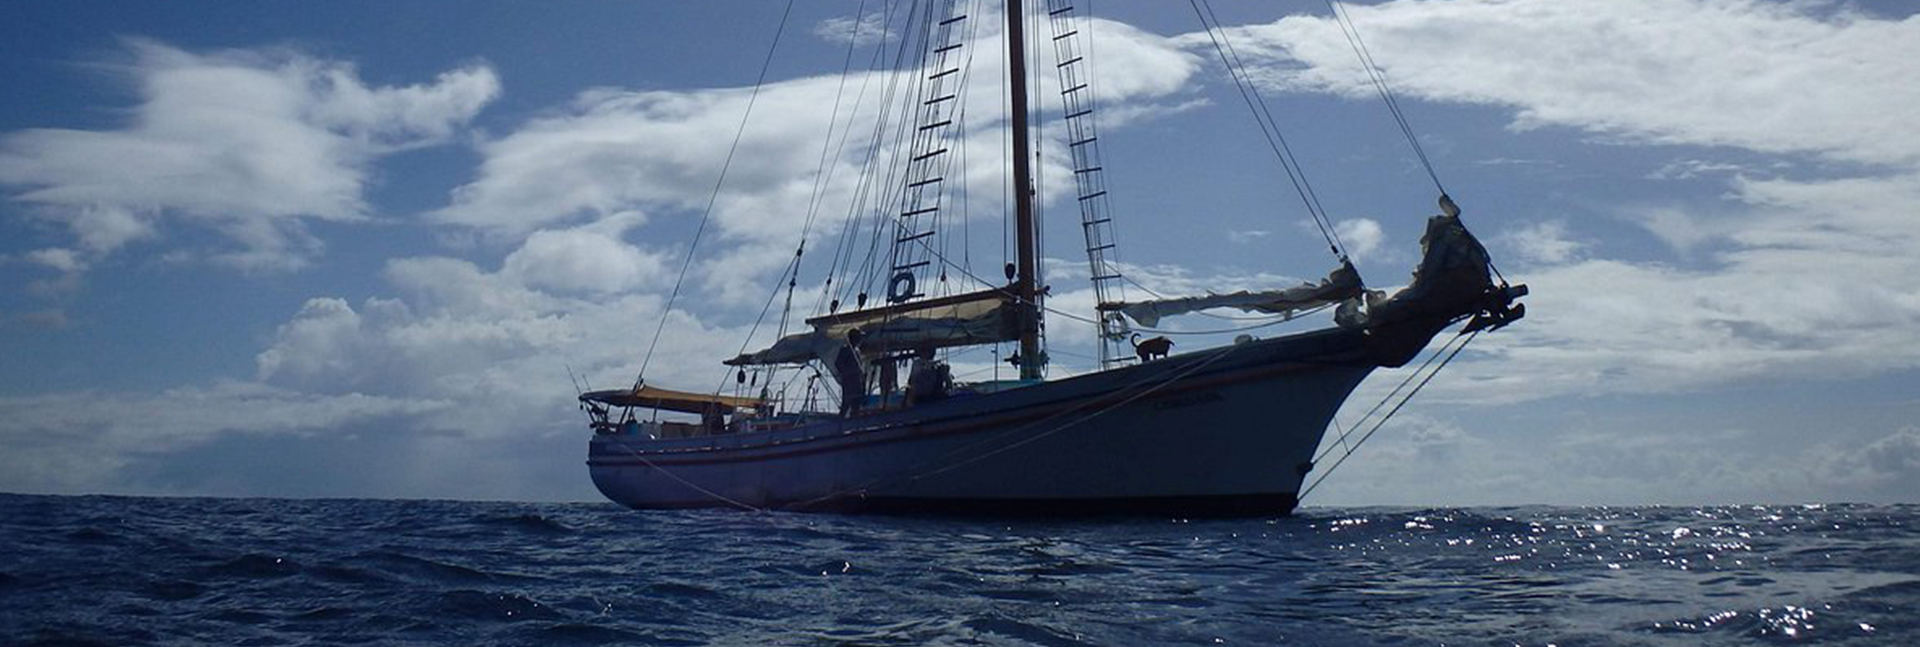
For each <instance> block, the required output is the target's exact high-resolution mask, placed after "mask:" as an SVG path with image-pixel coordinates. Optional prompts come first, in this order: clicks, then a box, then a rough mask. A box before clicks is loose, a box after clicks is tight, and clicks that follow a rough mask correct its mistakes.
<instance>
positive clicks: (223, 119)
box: [0, 39, 500, 269]
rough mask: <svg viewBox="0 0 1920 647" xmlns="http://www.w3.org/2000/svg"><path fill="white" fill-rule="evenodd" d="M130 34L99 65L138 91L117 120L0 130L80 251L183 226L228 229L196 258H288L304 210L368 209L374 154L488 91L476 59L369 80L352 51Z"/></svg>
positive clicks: (354, 215)
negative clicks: (205, 47)
mask: <svg viewBox="0 0 1920 647" xmlns="http://www.w3.org/2000/svg"><path fill="white" fill-rule="evenodd" d="M126 48H127V59H126V60H125V61H124V62H121V63H117V64H114V65H112V66H110V69H112V70H114V71H115V72H116V73H117V75H118V77H119V78H120V79H121V80H123V81H124V82H125V83H127V84H128V85H129V86H131V87H132V88H133V90H134V91H135V92H136V94H137V96H138V97H139V103H138V104H136V105H134V106H133V107H132V108H130V109H129V111H128V114H129V116H128V118H127V120H126V123H125V124H124V125H122V126H120V127H118V128H114V129H107V130H73V129H61V128H41V129H33V130H24V131H18V132H13V133H8V134H6V135H4V136H0V184H4V185H7V186H9V187H12V188H13V194H12V196H11V198H12V199H13V200H15V201H16V202H20V203H24V204H27V205H32V206H33V207H34V209H33V210H32V213H33V214H35V217H38V218H41V219H44V220H47V221H51V222H53V223H56V224H58V225H64V226H65V227H66V228H68V229H69V230H70V231H71V232H72V236H73V238H74V240H75V242H76V244H77V246H78V249H79V250H80V251H84V252H85V255H86V257H87V258H99V257H103V256H105V255H107V254H110V253H112V252H115V251H116V250H119V249H121V248H122V247H124V246H126V245H127V244H129V243H132V242H134V241H139V240H143V239H150V238H155V237H159V236H161V235H163V234H164V233H165V232H164V230H165V229H166V228H169V227H173V226H179V225H186V226H191V227H196V228H204V229H208V230H212V231H214V232H216V233H218V234H219V235H221V236H223V237H224V238H225V239H226V241H227V243H228V245H227V247H226V248H225V249H216V250H195V251H194V252H193V253H194V254H195V255H197V256H201V257H204V258H207V259H210V260H214V261H217V262H224V263H227V264H231V265H235V266H238V267H242V268H246V269H288V268H297V267H300V266H302V265H304V264H305V263H307V262H308V261H309V259H310V258H311V257H312V256H313V255H314V254H316V253H318V251H319V249H320V247H321V243H320V241H319V240H318V239H316V238H314V237H313V236H312V235H311V234H309V233H308V232H307V227H306V223H308V222H312V221H334V222H351V221H359V220H364V219H366V218H367V217H368V215H369V214H368V206H367V204H366V202H365V199H364V192H365V190H366V188H367V185H368V184H369V183H370V182H371V179H370V176H371V164H372V162H373V161H374V160H375V159H377V158H378V157H380V156H381V155H385V154H388V153H391V152H393V151H396V150H401V149H406V148H413V147H418V146H425V145H431V144H435V143H439V142H443V141H446V140H448V138H450V137H451V136H452V135H453V133H454V132H455V131H456V129H458V128H459V127H460V126H462V125H463V124H465V123H466V122H467V120H469V119H471V118H472V117H473V116H474V115H475V114H476V113H477V112H478V111H479V110H480V109H481V108H482V107H484V106H485V105H486V104H487V103H489V102H490V101H492V100H493V99H494V98H495V97H496V96H498V95H499V91H500V86H499V81H498V79H497V78H496V77H495V75H494V73H493V71H492V69H490V68H488V67H486V66H484V65H473V66H468V67H464V68H461V69H457V70H453V71H449V72H445V73H443V74H441V75H439V76H438V77H437V78H435V79H434V80H433V81H432V82H430V83H423V84H416V85H408V86H401V87H385V86H380V87H374V86H369V85H367V84H366V83H365V82H363V81H362V80H360V78H359V75H358V73H357V71H356V70H355V69H354V67H353V66H352V65H351V64H348V63H344V62H340V61H333V60H325V59H319V58H314V57H312V56H308V55H306V54H302V53H299V52H295V51H290V50H226V51H215V52H201V53H196V52H189V51H186V50H183V49H180V48H176V47H173V46H170V45H167V44H164V43H160V42H157V41H150V40H137V39H136V40H129V41H126Z"/></svg>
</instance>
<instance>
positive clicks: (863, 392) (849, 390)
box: [833, 328, 867, 417]
mask: <svg viewBox="0 0 1920 647" xmlns="http://www.w3.org/2000/svg"><path fill="white" fill-rule="evenodd" d="M864 337H866V333H862V332H860V329H859V328H854V329H852V330H849V331H847V343H846V345H844V346H841V347H840V352H838V353H835V354H834V356H833V376H834V377H835V378H836V379H838V380H839V381H840V415H842V416H846V417H853V415H854V414H856V413H859V412H860V401H861V400H865V399H866V397H867V376H866V374H865V373H864V372H863V371H862V370H861V369H860V340H861V339H862V338H864Z"/></svg>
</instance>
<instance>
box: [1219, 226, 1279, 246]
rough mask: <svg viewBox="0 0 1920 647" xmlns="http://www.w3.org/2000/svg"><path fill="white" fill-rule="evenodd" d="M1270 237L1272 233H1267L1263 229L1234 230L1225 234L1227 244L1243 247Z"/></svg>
mask: <svg viewBox="0 0 1920 647" xmlns="http://www.w3.org/2000/svg"><path fill="white" fill-rule="evenodd" d="M1271 235H1273V232H1271V231H1267V230H1264V229H1247V230H1239V229H1235V230H1229V231H1228V232H1227V242H1230V243H1234V244H1236V245H1244V244H1246V243H1251V242H1255V241H1258V240H1260V239H1262V238H1266V237H1268V236H1271Z"/></svg>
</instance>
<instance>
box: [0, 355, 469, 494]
mask: <svg viewBox="0 0 1920 647" xmlns="http://www.w3.org/2000/svg"><path fill="white" fill-rule="evenodd" d="M446 406H447V403H445V402H439V401H431V400H412V399H403V398H393V397H386V396H375V395H366V394H361V393H343V394H337V395H316V394H311V393H303V392H296V391H289V390H284V389H278V388H273V387H269V386H264V385H260V384H249V383H241V382H221V383H217V384H215V385H213V386H210V387H186V388H175V389H169V390H166V391H163V392H161V393H158V394H151V395H135V394H127V393H118V392H108V393H93V392H78V393H56V394H48V395H37V396H24V397H19V396H16V397H0V421H3V422H0V444H5V445H6V446H7V447H9V448H10V450H9V451H7V452H5V453H4V454H0V490H7V491H36V492H98V491H101V489H102V488H107V487H112V486H113V484H115V483H117V482H118V480H117V479H118V475H117V474H116V472H117V471H118V470H121V469H122V468H124V467H126V466H128V465H130V464H132V463H134V462H135V461H137V460H139V459H140V458H141V457H143V456H153V455H162V454H165V453H168V452H171V451H176V450H179V449H182V448H186V447H192V446H195V445H199V444H202V443H205V442H207V441H209V440H212V439H214V438H216V437H220V436H223V435H230V434H249V435H269V436H271V435H287V434H293V435H300V434H309V433H314V432H319V431H321V430H332V429H339V428H341V427H343V426H346V425H350V424H356V423H362V422H368V421H383V420H384V421H393V420H401V419H407V418H413V417H418V416H424V415H427V414H432V413H436V412H439V411H442V410H444V409H445V408H446ZM129 412H134V413H129Z"/></svg>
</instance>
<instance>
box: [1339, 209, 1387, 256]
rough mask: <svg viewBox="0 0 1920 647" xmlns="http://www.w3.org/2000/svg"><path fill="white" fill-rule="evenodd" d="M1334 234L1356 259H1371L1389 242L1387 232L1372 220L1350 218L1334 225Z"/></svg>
mask: <svg viewBox="0 0 1920 647" xmlns="http://www.w3.org/2000/svg"><path fill="white" fill-rule="evenodd" d="M1333 233H1334V235H1336V236H1338V237H1339V239H1340V242H1341V243H1343V244H1345V246H1346V248H1347V254H1348V255H1349V256H1352V257H1353V258H1354V259H1356V260H1358V259H1365V258H1371V257H1372V256H1373V254H1374V252H1377V251H1380V246H1381V245H1382V244H1385V243H1386V241H1387V232H1386V230H1385V229H1382V228H1381V227H1380V222H1379V221H1377V220H1374V219H1372V218H1349V219H1346V220H1341V221H1339V222H1336V223H1333Z"/></svg>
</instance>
